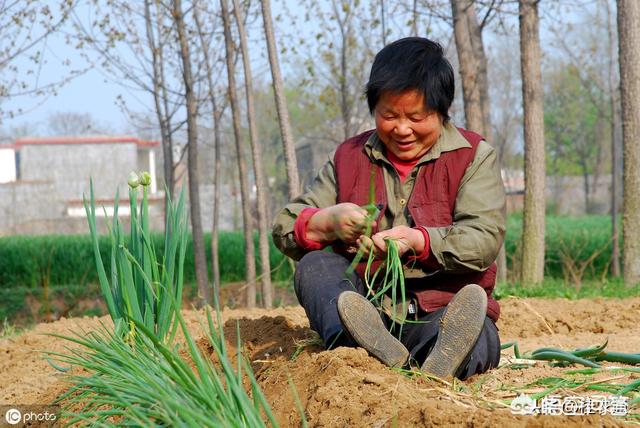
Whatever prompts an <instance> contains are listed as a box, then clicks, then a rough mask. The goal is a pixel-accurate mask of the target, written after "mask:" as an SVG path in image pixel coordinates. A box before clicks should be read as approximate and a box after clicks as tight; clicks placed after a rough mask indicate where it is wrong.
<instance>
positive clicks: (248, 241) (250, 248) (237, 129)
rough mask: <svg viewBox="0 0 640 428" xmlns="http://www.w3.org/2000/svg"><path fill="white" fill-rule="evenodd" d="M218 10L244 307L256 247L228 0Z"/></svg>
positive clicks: (251, 300) (251, 301)
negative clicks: (240, 227)
mask: <svg viewBox="0 0 640 428" xmlns="http://www.w3.org/2000/svg"><path fill="white" fill-rule="evenodd" d="M220 12H221V14H222V23H223V26H224V39H225V44H224V45H225V52H226V62H227V76H228V77H227V79H228V85H229V102H230V105H231V115H232V122H233V134H234V138H235V142H236V152H237V159H238V174H239V175H240V194H241V198H242V217H243V222H244V244H245V263H246V276H245V278H246V282H247V307H249V308H254V307H255V306H256V261H255V257H256V256H255V247H254V244H253V224H252V223H253V222H252V217H251V208H250V202H249V183H248V173H247V165H246V161H245V158H244V148H243V147H242V135H241V125H240V106H239V104H238V93H237V90H236V77H235V64H234V61H233V57H234V52H235V49H234V46H233V39H232V36H231V22H230V17H229V7H228V6H227V0H220Z"/></svg>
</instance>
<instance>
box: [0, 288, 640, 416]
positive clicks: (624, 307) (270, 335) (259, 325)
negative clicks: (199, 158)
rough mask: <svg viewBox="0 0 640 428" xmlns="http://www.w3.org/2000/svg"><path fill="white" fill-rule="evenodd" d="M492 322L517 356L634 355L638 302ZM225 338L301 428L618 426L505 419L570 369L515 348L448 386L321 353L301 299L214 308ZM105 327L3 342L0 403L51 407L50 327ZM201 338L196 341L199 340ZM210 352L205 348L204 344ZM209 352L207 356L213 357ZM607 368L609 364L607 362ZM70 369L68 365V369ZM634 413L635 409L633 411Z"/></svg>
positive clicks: (609, 376) (69, 323)
mask: <svg viewBox="0 0 640 428" xmlns="http://www.w3.org/2000/svg"><path fill="white" fill-rule="evenodd" d="M500 304H501V307H502V316H501V319H500V321H499V323H498V328H499V330H500V335H501V339H502V341H503V342H507V341H517V342H518V344H519V346H520V349H521V351H522V352H527V351H531V350H533V349H536V348H539V347H543V346H554V347H560V348H563V349H574V348H578V347H585V346H590V345H595V344H599V343H602V342H604V340H605V339H608V340H609V345H608V347H607V349H608V350H612V351H620V352H633V353H637V352H640V334H639V333H640V327H639V325H640V298H630V299H625V300H617V299H584V300H577V301H569V300H564V299H553V300H549V299H520V298H509V299H505V300H502V301H501V302H500ZM184 314H185V318H186V319H187V322H188V325H189V329H190V331H191V332H192V334H193V335H194V337H200V338H202V337H203V331H202V324H201V321H202V313H201V312H197V311H188V310H187V311H184ZM222 316H223V321H224V322H225V331H226V337H227V340H228V343H229V347H230V349H231V350H232V352H234V351H235V343H236V333H235V332H236V324H237V323H239V326H240V331H241V339H242V343H243V348H244V352H245V355H247V356H248V357H249V358H250V360H251V361H252V365H253V368H254V371H255V373H256V376H257V378H258V381H259V383H260V385H261V387H262V389H263V391H264V393H265V395H266V397H267V399H268V400H269V402H270V404H271V407H272V410H273V412H274V414H275V416H276V418H277V420H278V422H279V424H280V425H281V426H285V427H286V426H291V427H294V426H296V427H297V426H300V423H301V417H300V414H299V412H298V410H297V407H296V404H295V398H294V397H295V396H294V392H293V391H292V388H291V387H290V384H289V381H288V379H291V380H292V381H293V384H294V385H295V389H296V394H297V395H298V397H299V399H300V401H301V403H302V406H303V408H304V412H305V416H306V419H307V421H308V423H309V426H316V427H320V426H327V427H343V426H373V427H383V426H400V427H404V426H464V427H489V426H508V427H511V426H514V427H556V426H558V427H560V426H562V427H578V426H607V427H609V426H612V427H613V426H623V425H625V420H623V419H621V418H618V417H613V416H610V415H605V416H600V415H597V416H596V415H589V416H539V415H538V416H522V415H513V414H512V413H511V411H510V410H509V408H508V407H507V405H506V404H505V402H508V401H509V400H511V399H513V398H514V397H516V396H517V395H518V394H519V393H520V392H522V391H524V392H526V393H528V394H533V393H536V392H540V391H542V390H544V389H545V387H543V386H539V385H532V383H534V382H535V381H537V380H540V379H542V378H546V377H550V376H559V375H561V376H565V377H567V376H568V375H567V374H566V371H567V370H568V369H566V368H554V367H550V366H549V365H548V364H546V363H538V364H537V365H535V366H533V367H529V368H525V369H514V368H512V367H511V366H510V364H509V363H510V361H511V358H512V357H513V350H505V351H504V352H503V356H502V361H501V366H500V367H499V368H497V369H494V370H492V371H490V372H489V373H487V374H484V375H480V376H475V377H473V378H471V379H469V380H467V381H465V382H456V383H454V384H453V385H452V384H447V383H445V382H442V381H440V380H434V379H429V378H427V377H425V376H420V375H413V376H408V375H406V374H402V373H399V372H397V371H393V370H391V369H389V368H387V367H385V366H383V365H382V364H381V363H380V362H378V361H377V360H376V359H375V358H372V357H370V356H369V355H367V353H366V351H364V350H363V349H360V348H356V349H351V348H338V349H335V350H332V351H327V350H324V349H323V348H322V347H321V346H320V345H319V344H318V341H317V335H316V334H315V333H314V332H313V331H312V330H310V329H309V327H308V322H307V319H306V317H305V314H304V311H303V310H302V308H300V307H298V306H291V307H286V308H277V309H274V310H270V311H266V310H262V309H255V310H246V309H228V308H226V309H225V310H224V311H223V312H222ZM100 323H104V324H105V325H109V323H110V321H109V320H108V318H106V317H102V318H96V317H93V318H89V317H85V318H70V319H61V320H59V321H56V322H53V323H48V324H44V323H43V324H38V325H37V326H36V327H35V328H33V329H32V330H30V331H28V332H24V333H22V334H19V335H16V336H12V337H8V338H4V339H0V374H1V379H2V382H0V405H2V404H16V405H18V404H22V405H24V404H47V403H51V402H52V401H53V400H55V398H56V397H58V396H59V395H60V394H61V393H63V392H64V391H65V390H66V388H67V387H68V383H67V381H66V377H67V376H68V375H69V373H62V372H59V371H57V370H56V369H55V368H54V367H53V366H52V365H51V364H49V363H48V362H47V361H46V359H45V358H44V356H43V354H42V352H41V351H53V352H68V351H67V350H66V349H67V347H68V346H70V343H69V342H68V341H66V340H64V339H60V338H57V337H52V336H50V334H52V333H53V334H62V335H72V334H74V332H75V333H80V334H81V332H82V331H86V330H91V329H95V328H98V327H99V326H100ZM200 343H201V344H202V343H204V342H203V340H201V341H200ZM205 349H206V348H205ZM212 358H215V356H212ZM610 365H611V364H610ZM70 373H74V370H71V372H70ZM637 378H640V373H630V374H620V373H602V374H599V375H596V376H594V377H593V378H589V379H588V380H589V381H590V382H608V383H621V384H622V383H629V381H630V380H632V379H637ZM554 393H555V394H558V395H561V396H571V395H573V396H576V395H577V396H586V395H589V394H593V393H594V392H588V391H585V390H558V391H556V392H554ZM631 410H632V411H633V412H636V413H637V412H638V408H637V407H635V408H632V409H631Z"/></svg>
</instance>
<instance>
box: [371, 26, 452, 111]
mask: <svg viewBox="0 0 640 428" xmlns="http://www.w3.org/2000/svg"><path fill="white" fill-rule="evenodd" d="M410 89H416V90H418V92H420V93H422V95H423V96H424V100H425V107H426V108H427V109H428V110H431V111H436V112H438V113H439V114H440V116H441V117H442V119H443V121H445V122H446V121H448V120H449V107H450V106H451V103H452V102H453V95H454V92H455V79H454V75H453V68H452V67H451V64H450V63H449V61H447V59H446V58H445V57H444V51H443V49H442V46H440V44H439V43H436V42H434V41H432V40H429V39H425V38H423V37H406V38H404V39H400V40H396V41H395V42H393V43H390V44H388V45H387V46H385V47H384V48H382V50H381V51H380V52H378V53H377V54H376V57H375V59H374V60H373V65H372V66H371V74H370V75H369V82H368V83H367V88H366V91H365V93H366V96H367V103H368V104H369V112H370V113H371V114H373V112H374V110H375V108H376V105H377V104H378V100H379V99H380V96H381V95H382V93H383V92H385V91H392V92H402V91H406V90H410Z"/></svg>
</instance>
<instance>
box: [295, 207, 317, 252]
mask: <svg viewBox="0 0 640 428" xmlns="http://www.w3.org/2000/svg"><path fill="white" fill-rule="evenodd" d="M318 211H320V208H305V209H303V210H302V211H301V212H300V215H299V216H298V218H297V219H296V222H295V224H294V225H293V237H294V239H295V240H296V243H297V244H298V245H299V246H300V247H302V249H304V250H308V251H313V250H322V249H323V248H324V245H323V244H321V243H320V242H317V241H312V240H311V239H307V225H308V224H309V220H310V219H311V217H313V215H314V214H315V213H317V212H318Z"/></svg>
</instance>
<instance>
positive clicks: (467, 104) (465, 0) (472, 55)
mask: <svg viewBox="0 0 640 428" xmlns="http://www.w3.org/2000/svg"><path fill="white" fill-rule="evenodd" d="M472 8H473V3H472V2H471V0H451V10H452V14H453V31H454V35H455V39H456V49H457V51H458V64H460V76H461V77H462V94H463V95H462V96H463V100H464V116H465V119H466V122H467V123H466V127H467V129H469V130H471V131H475V132H477V133H479V134H483V135H484V129H485V127H487V128H488V127H489V124H488V123H487V124H485V122H484V119H485V118H484V115H483V112H482V103H481V99H480V64H479V55H477V54H476V52H475V51H474V47H473V44H472V42H471V29H470V25H475V26H477V25H478V24H477V21H476V22H475V23H474V22H472V19H470V16H469V15H470V14H471V13H473V15H474V16H475V11H473V12H472V11H471V9H472ZM485 72H486V68H485Z"/></svg>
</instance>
